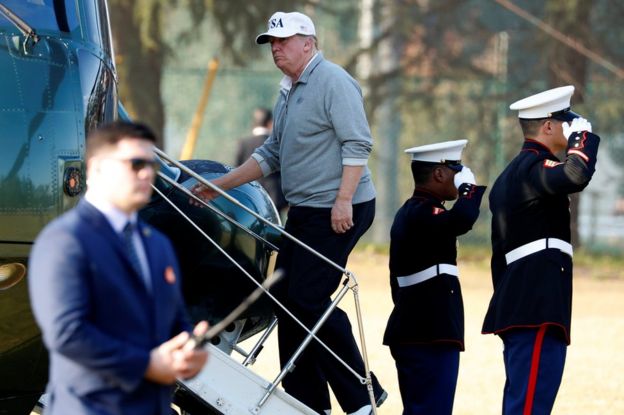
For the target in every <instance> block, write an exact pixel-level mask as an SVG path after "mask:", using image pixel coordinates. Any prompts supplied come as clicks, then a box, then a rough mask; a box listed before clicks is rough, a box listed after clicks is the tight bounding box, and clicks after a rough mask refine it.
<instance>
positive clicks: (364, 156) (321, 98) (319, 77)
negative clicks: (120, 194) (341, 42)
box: [194, 12, 386, 415]
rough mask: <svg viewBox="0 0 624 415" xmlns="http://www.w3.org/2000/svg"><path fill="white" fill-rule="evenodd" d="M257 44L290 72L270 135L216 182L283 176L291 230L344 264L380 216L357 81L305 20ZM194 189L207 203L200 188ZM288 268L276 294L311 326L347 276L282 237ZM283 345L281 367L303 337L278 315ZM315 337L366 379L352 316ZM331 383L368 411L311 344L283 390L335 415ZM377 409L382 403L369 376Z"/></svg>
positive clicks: (289, 21)
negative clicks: (323, 48)
mask: <svg viewBox="0 0 624 415" xmlns="http://www.w3.org/2000/svg"><path fill="white" fill-rule="evenodd" d="M256 43H258V44H265V43H270V46H271V53H272V55H273V61H274V62H275V65H276V66H277V67H278V68H279V69H280V70H281V71H282V73H284V77H283V79H282V80H281V82H280V94H279V97H278V100H277V103H276V104H275V107H274V111H273V114H274V120H275V122H274V125H273V131H272V133H271V135H270V136H269V138H268V139H267V140H266V142H265V143H264V144H263V145H262V146H261V147H259V148H258V149H256V151H255V152H254V154H253V155H252V156H251V157H250V158H249V159H248V160H247V161H246V162H245V163H243V164H242V165H241V166H239V167H238V168H236V169H234V170H233V171H231V172H230V173H228V174H226V175H225V176H222V177H220V178H218V179H215V180H214V181H213V183H214V184H216V185H218V186H220V187H222V188H224V189H231V188H233V187H236V186H239V185H241V184H243V183H246V182H249V181H251V180H255V179H258V178H260V177H262V176H267V175H269V174H271V173H272V172H274V171H278V170H279V171H281V175H282V189H283V191H284V196H285V197H286V200H287V201H288V204H289V206H290V209H289V211H288V219H287V221H286V231H287V232H289V233H290V234H291V235H293V236H295V237H296V238H298V239H299V240H301V241H303V242H304V243H306V244H307V245H309V246H311V247H312V248H314V249H315V250H316V251H318V252H320V253H321V254H323V255H324V256H326V257H327V258H329V259H331V260H332V261H334V262H335V263H336V264H338V265H340V266H342V267H344V266H345V265H346V263H347V259H348V257H349V254H350V252H351V250H352V249H353V247H354V246H355V244H356V243H357V241H358V240H359V238H360V237H361V236H362V235H363V234H364V232H366V230H367V229H368V228H369V227H370V225H371V223H372V221H373V218H374V215H375V188H374V186H373V182H372V180H371V174H370V171H369V170H368V167H367V166H366V164H367V160H368V157H369V154H370V152H371V149H372V144H373V143H372V138H371V133H370V128H369V126H368V121H367V120H366V114H365V111H364V102H363V98H362V92H361V90H360V87H359V85H358V83H357V82H356V81H355V80H354V79H353V78H352V77H351V76H350V75H349V74H348V73H347V72H346V71H345V70H344V69H342V68H341V67H339V66H338V65H335V64H334V63H331V62H329V61H327V60H325V58H324V57H323V54H322V53H321V52H320V51H318V49H317V40H316V31H315V28H314V24H313V23H312V20H310V18H309V17H308V16H306V15H304V14H302V13H298V12H293V13H284V12H277V13H275V14H273V16H271V18H270V19H269V22H268V31H267V32H265V33H262V34H260V35H259V36H258V37H257V38H256ZM194 192H195V193H196V194H197V195H199V196H200V197H203V198H206V199H210V198H213V197H215V196H216V193H215V192H213V191H211V190H210V189H207V188H206V187H204V186H197V187H196V188H195V189H194ZM276 267H277V268H281V269H282V270H283V271H284V274H285V278H284V279H283V280H282V281H280V282H279V283H278V284H277V286H276V287H275V289H273V290H272V291H273V293H274V295H275V297H276V298H277V299H278V300H280V302H282V304H284V305H285V306H286V307H287V308H288V309H289V310H291V311H292V312H293V313H294V315H296V316H297V318H298V319H300V320H301V321H302V322H303V323H304V324H306V325H307V326H308V327H312V326H313V325H314V324H315V323H316V322H317V321H318V320H319V318H320V317H321V315H322V314H323V313H324V311H325V310H327V309H328V307H329V305H330V303H331V298H330V296H331V294H332V293H333V292H334V291H335V290H336V289H337V287H338V286H339V284H340V281H341V277H342V274H341V273H340V271H338V270H336V269H335V268H334V267H332V266H331V265H328V264H327V263H326V262H325V261H323V260H321V259H319V258H317V257H316V256H315V255H313V254H311V253H309V252H308V251H307V250H305V249H303V248H301V247H300V246H299V245H297V244H295V243H293V242H292V241H291V240H290V239H288V238H284V239H283V241H282V245H281V246H280V252H279V255H278V258H277V265H276ZM276 314H277V316H278V319H279V330H278V339H279V347H280V360H281V363H282V365H285V364H286V363H287V362H288V360H289V359H290V357H291V356H292V355H293V353H294V352H295V351H296V350H297V348H298V346H299V344H300V343H301V341H302V340H303V338H304V336H305V332H304V331H303V330H302V329H301V328H300V327H299V325H298V324H296V323H295V322H294V321H293V320H292V319H291V318H290V317H289V316H287V315H286V314H284V312H283V311H282V310H281V309H280V308H276ZM318 337H319V338H320V339H321V340H322V341H324V342H325V344H327V345H328V346H329V347H330V348H331V349H332V350H333V351H334V352H335V353H336V354H337V355H338V356H340V358H341V359H342V360H343V361H344V362H345V363H346V364H347V365H348V366H350V367H351V368H352V369H353V370H355V371H356V372H357V373H359V374H360V375H362V376H363V375H365V373H364V372H365V369H364V363H363V360H362V356H361V354H360V351H359V349H358V347H357V344H356V342H355V339H354V338H353V334H352V332H351V325H350V322H349V318H348V317H347V315H346V313H344V311H342V310H340V309H339V308H336V309H335V311H334V312H332V313H331V314H330V316H329V318H328V319H327V320H326V321H325V323H324V324H323V327H322V329H321V330H320V331H319V333H318ZM328 383H329V385H331V387H332V390H333V392H334V394H335V395H336V398H337V399H338V402H339V403H340V406H341V407H342V409H343V410H344V411H345V412H347V413H353V414H358V415H360V414H366V415H368V414H369V413H370V412H371V410H372V407H371V404H370V398H369V397H368V392H367V389H366V386H365V385H362V384H361V383H360V381H359V379H358V378H357V377H356V376H354V374H353V373H351V372H350V371H349V370H347V369H346V368H345V367H343V365H342V364H340V363H338V362H337V361H336V360H335V359H334V358H333V357H332V356H331V355H330V354H329V353H328V352H327V351H325V349H324V348H323V347H322V346H320V345H319V344H318V343H317V342H315V341H312V342H311V343H310V345H309V346H308V347H307V348H306V350H305V351H304V352H303V354H302V355H301V356H300V358H299V359H298V360H297V362H296V367H295V369H294V370H293V371H292V372H290V373H288V374H287V375H286V377H285V378H284V382H283V386H284V389H285V390H286V391H287V392H288V393H290V394H291V395H293V396H294V397H295V398H297V399H299V400H300V401H302V402H303V403H305V404H306V405H308V406H309V407H311V408H312V409H314V410H316V411H318V412H320V413H325V412H327V411H328V410H329V408H331V404H330V398H329V389H328V386H327V384H328ZM373 389H374V395H375V400H376V404H377V405H379V404H381V402H382V401H383V399H385V396H386V393H385V391H383V389H382V388H381V386H380V385H379V383H378V382H377V380H376V379H375V378H374V377H373Z"/></svg>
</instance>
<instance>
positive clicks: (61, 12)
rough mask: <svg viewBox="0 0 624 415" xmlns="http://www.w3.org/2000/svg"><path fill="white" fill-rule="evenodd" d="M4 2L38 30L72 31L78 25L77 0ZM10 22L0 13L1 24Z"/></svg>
mask: <svg viewBox="0 0 624 415" xmlns="http://www.w3.org/2000/svg"><path fill="white" fill-rule="evenodd" d="M3 4H4V5H5V6H6V7H8V8H9V9H10V10H11V11H12V12H13V13H15V14H16V15H17V16H18V17H20V18H21V19H22V20H24V21H25V22H26V23H27V24H28V25H29V26H30V27H32V28H33V29H35V30H36V31H40V30H45V31H48V30H50V31H56V32H58V31H61V32H71V31H72V30H74V29H76V28H77V27H78V18H77V17H76V4H75V0H3ZM10 24H11V23H10V22H9V21H8V20H7V18H6V17H5V16H4V15H3V14H1V13H0V26H9V25H10Z"/></svg>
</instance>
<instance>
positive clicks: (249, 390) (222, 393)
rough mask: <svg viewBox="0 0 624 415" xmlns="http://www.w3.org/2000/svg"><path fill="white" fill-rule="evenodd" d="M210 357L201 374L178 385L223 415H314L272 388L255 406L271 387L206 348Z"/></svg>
mask: <svg viewBox="0 0 624 415" xmlns="http://www.w3.org/2000/svg"><path fill="white" fill-rule="evenodd" d="M207 348H208V353H209V354H210V355H209V356H210V357H209V358H208V362H207V363H206V365H205V366H204V368H203V369H202V371H201V372H200V373H199V374H198V375H197V376H195V377H194V378H193V379H191V380H186V381H183V382H180V383H181V384H182V385H183V386H184V387H186V388H187V389H188V390H190V391H191V392H193V393H194V394H195V395H196V396H197V397H199V398H201V399H203V400H204V401H205V402H206V403H208V404H209V405H210V406H212V407H213V408H214V409H215V410H217V411H218V412H219V413H221V414H224V415H250V414H265V415H299V414H302V415H308V414H310V415H314V414H316V412H315V411H313V410H312V409H310V408H309V407H307V406H306V405H304V404H303V403H301V402H299V401H298V400H297V399H295V398H293V397H292V396H290V395H289V394H288V393H286V392H285V391H284V390H282V389H278V388H275V389H274V390H273V392H272V393H271V395H270V396H269V397H268V399H267V400H266V401H265V402H264V404H263V405H262V406H260V407H259V406H258V404H259V402H260V401H261V400H262V398H263V397H264V396H265V394H266V393H267V391H268V390H269V388H270V386H271V383H270V382H269V381H267V380H266V379H264V378H263V377H261V376H259V375H258V374H256V373H254V372H252V371H251V370H250V369H249V368H247V367H245V366H243V365H242V364H241V363H239V362H237V361H236V360H234V359H233V358H232V357H230V356H229V355H227V354H225V353H223V352H222V351H221V350H219V349H218V348H217V347H215V346H213V345H212V344H209V345H208V346H207Z"/></svg>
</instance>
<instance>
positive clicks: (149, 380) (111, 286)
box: [29, 122, 207, 415]
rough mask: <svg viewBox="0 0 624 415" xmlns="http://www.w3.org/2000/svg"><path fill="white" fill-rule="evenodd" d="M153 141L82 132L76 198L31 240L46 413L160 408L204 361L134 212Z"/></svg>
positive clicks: (152, 239) (164, 264)
mask: <svg viewBox="0 0 624 415" xmlns="http://www.w3.org/2000/svg"><path fill="white" fill-rule="evenodd" d="M154 142H155V136H154V134H153V133H152V132H151V131H150V130H149V129H148V128H147V127H145V126H143V125H140V124H131V123H124V122H118V123H113V124H110V125H108V126H105V127H103V128H101V129H99V130H97V131H95V132H94V133H92V134H90V135H89V137H88V139H87V150H86V157H85V158H86V163H87V180H88V181H87V184H88V189H87V192H86V195H85V197H84V199H83V200H81V201H80V202H79V203H78V205H77V206H76V208H74V209H72V210H71V211H69V212H67V213H65V214H63V215H62V216H61V217H59V218H57V219H56V220H54V221H53V222H52V223H50V224H49V225H48V226H46V227H45V228H44V230H43V231H42V232H41V234H40V235H39V236H38V238H37V240H36V241H35V245H34V247H33V250H32V253H31V256H30V273H29V289H30V295H31V300H32V305H33V311H34V314H35V317H36V319H37V322H38V323H39V326H40V327H41V331H42V334H43V340H44V342H45V345H46V347H47V348H48V350H49V352H50V377H49V383H48V387H47V393H48V395H49V405H48V406H47V407H46V409H45V413H46V415H48V414H49V415H67V414H98V415H103V414H106V415H116V414H128V415H130V414H132V415H136V414H150V415H152V414H157V415H164V414H169V413H170V411H171V409H170V402H171V394H172V385H173V384H174V382H175V380H176V378H178V377H181V378H186V377H190V376H194V375H195V374H196V373H197V372H199V370H200V369H201V368H202V366H203V364H204V363H205V362H206V359H207V352H206V351H204V350H194V349H193V348H192V347H190V346H191V344H190V343H188V344H187V342H186V341H187V340H188V338H189V334H188V333H187V330H189V328H190V326H189V322H188V320H187V317H186V314H185V309H184V304H183V300H182V297H181V293H180V280H179V269H178V264H177V260H176V258H175V255H174V251H173V249H172V246H171V244H170V242H169V241H168V240H167V239H166V238H165V236H164V235H162V234H161V233H160V232H158V231H157V230H155V229H153V228H151V227H149V226H148V225H147V224H145V223H143V222H141V221H140V220H138V217H137V210H138V209H139V208H141V207H142V206H144V205H145V204H146V203H147V202H148V201H149V198H150V195H151V190H152V189H151V184H152V182H153V180H154V178H155V172H156V169H157V162H156V160H155V158H154V153H153V150H152V146H153V144H154ZM206 326H207V325H206V323H205V322H201V323H200V324H198V325H197V326H196V328H195V332H196V334H201V333H202V332H204V331H205V330H206Z"/></svg>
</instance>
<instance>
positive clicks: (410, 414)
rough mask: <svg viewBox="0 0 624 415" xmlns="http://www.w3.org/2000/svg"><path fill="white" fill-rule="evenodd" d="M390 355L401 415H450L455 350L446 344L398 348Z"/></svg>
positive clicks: (454, 385) (455, 375) (453, 395)
mask: <svg viewBox="0 0 624 415" xmlns="http://www.w3.org/2000/svg"><path fill="white" fill-rule="evenodd" d="M390 352H391V353H392V357H393V358H394V361H395V363H396V368H397V374H398V378H399V390H400V391H401V400H402V401H403V415H451V414H452V412H453V401H454V399H455V388H456V386H457V374H458V372H459V348H458V347H457V346H456V345H447V344H423V345H419V344H398V345H391V346H390Z"/></svg>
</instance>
